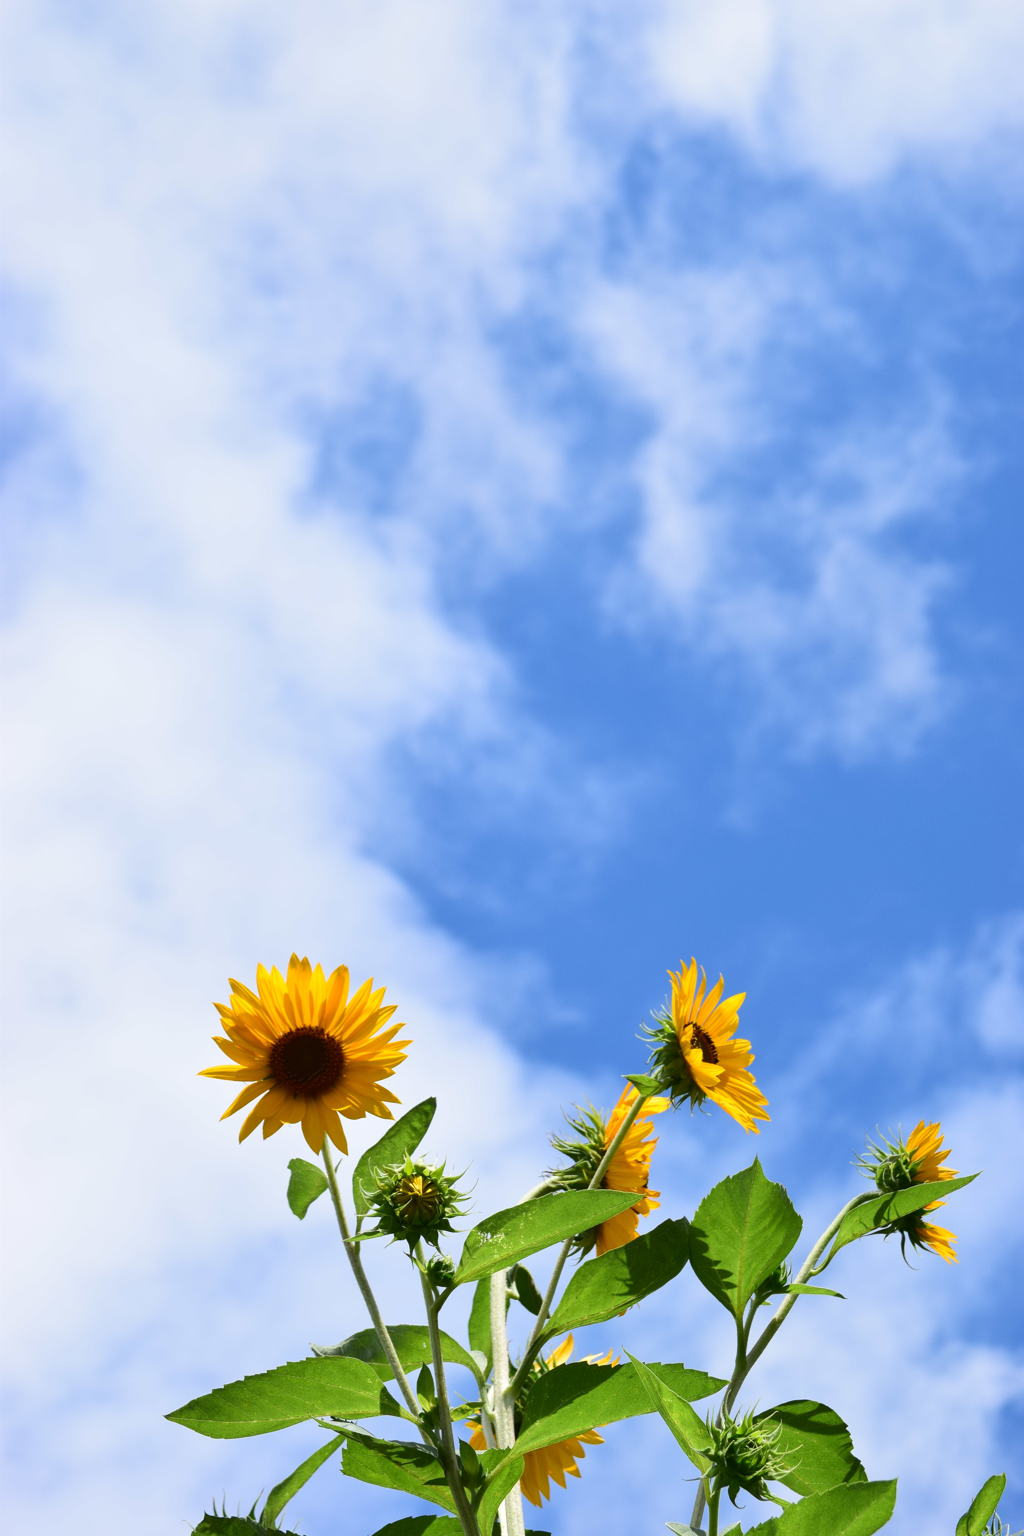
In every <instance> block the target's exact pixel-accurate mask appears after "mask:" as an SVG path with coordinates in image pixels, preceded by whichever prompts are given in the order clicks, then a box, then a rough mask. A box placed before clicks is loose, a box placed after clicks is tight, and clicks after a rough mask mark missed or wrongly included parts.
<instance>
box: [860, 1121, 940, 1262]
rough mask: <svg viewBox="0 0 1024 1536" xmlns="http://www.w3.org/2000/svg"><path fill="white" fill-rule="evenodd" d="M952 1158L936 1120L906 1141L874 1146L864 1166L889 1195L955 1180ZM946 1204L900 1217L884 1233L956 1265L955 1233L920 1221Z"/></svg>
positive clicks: (936, 1203) (917, 1128)
mask: <svg viewBox="0 0 1024 1536" xmlns="http://www.w3.org/2000/svg"><path fill="white" fill-rule="evenodd" d="M949 1155H950V1153H949V1148H948V1147H944V1146H943V1145H942V1129H941V1126H940V1125H939V1122H938V1121H937V1120H933V1121H932V1122H931V1123H930V1124H928V1125H926V1124H925V1122H924V1121H923V1120H919V1121H918V1122H917V1124H916V1126H915V1127H914V1129H913V1130H912V1131H911V1133H910V1135H909V1136H908V1137H907V1139H906V1141H902V1140H898V1141H883V1142H882V1144H881V1145H877V1144H874V1143H872V1144H871V1145H870V1147H869V1151H868V1155H867V1156H866V1157H865V1158H863V1159H862V1161H861V1166H862V1167H863V1168H865V1170H866V1171H867V1172H868V1173H870V1174H871V1176H872V1177H873V1178H874V1180H875V1184H876V1185H877V1187H878V1189H879V1191H880V1192H881V1193H882V1194H886V1195H888V1194H893V1193H894V1192H895V1191H896V1190H900V1189H911V1188H912V1187H913V1186H914V1185H915V1184H935V1183H941V1182H944V1181H945V1180H946V1179H953V1178H955V1177H956V1174H957V1170H956V1169H955V1168H949V1167H947V1165H946V1162H945V1159H946V1158H947V1157H949ZM945 1203H946V1202H945V1200H933V1201H932V1202H931V1203H930V1204H929V1205H926V1206H923V1207H922V1209H921V1210H919V1211H911V1212H910V1214H909V1215H907V1216H898V1217H897V1218H896V1220H895V1221H892V1222H890V1223H889V1225H888V1226H887V1227H885V1228H883V1229H882V1230H883V1231H884V1232H885V1233H886V1235H889V1234H891V1233H898V1234H899V1236H900V1238H901V1240H902V1241H903V1242H904V1243H905V1242H906V1241H907V1239H909V1240H910V1242H911V1244H912V1245H913V1247H915V1248H930V1249H931V1250H932V1252H933V1253H937V1254H938V1256H939V1258H940V1259H945V1261H946V1263H947V1264H956V1263H957V1262H958V1260H957V1255H956V1248H955V1243H956V1233H955V1232H950V1231H949V1229H948V1227H940V1226H937V1225H936V1224H935V1223H934V1222H930V1221H922V1220H921V1217H922V1216H923V1215H924V1214H925V1213H926V1212H927V1211H937V1210H939V1209H940V1207H942V1206H944V1205H945Z"/></svg>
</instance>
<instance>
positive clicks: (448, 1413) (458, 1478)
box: [420, 1269, 480, 1536]
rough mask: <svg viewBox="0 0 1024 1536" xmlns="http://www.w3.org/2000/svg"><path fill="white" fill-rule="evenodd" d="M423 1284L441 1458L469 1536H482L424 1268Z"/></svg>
mask: <svg viewBox="0 0 1024 1536" xmlns="http://www.w3.org/2000/svg"><path fill="white" fill-rule="evenodd" d="M420 1284H421V1285H422V1287H423V1302H424V1305H425V1307H426V1310H427V1332H428V1333H429V1335H430V1354H431V1359H432V1361H433V1365H434V1384H435V1386H436V1388H437V1416H438V1420H439V1424H440V1430H441V1461H442V1464H443V1466H444V1473H445V1477H446V1478H447V1480H448V1487H449V1488H450V1489H451V1491H452V1498H453V1499H454V1500H455V1513H456V1514H457V1515H458V1517H459V1524H460V1525H461V1526H462V1529H463V1531H464V1532H465V1533H466V1536H480V1527H479V1526H478V1525H477V1522H476V1515H475V1514H474V1513H473V1508H472V1505H471V1504H470V1502H469V1499H468V1498H467V1496H466V1490H465V1487H464V1486H463V1482H462V1474H461V1471H460V1468H459V1456H458V1452H457V1451H456V1449H455V1436H454V1435H453V1433H452V1406H451V1402H450V1401H449V1398H448V1383H447V1381H446V1380H445V1374H444V1358H443V1356H442V1353H441V1333H440V1330H439V1329H438V1326H437V1297H436V1295H435V1294H434V1288H433V1286H432V1285H431V1283H430V1281H429V1280H428V1279H427V1277H426V1275H425V1274H424V1273H423V1271H422V1269H421V1270H420Z"/></svg>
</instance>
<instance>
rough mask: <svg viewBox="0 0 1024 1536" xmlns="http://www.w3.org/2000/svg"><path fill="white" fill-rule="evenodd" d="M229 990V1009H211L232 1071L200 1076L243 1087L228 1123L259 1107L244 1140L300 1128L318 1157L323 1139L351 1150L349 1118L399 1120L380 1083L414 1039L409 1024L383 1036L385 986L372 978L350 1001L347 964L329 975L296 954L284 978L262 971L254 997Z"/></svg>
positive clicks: (210, 1070)
mask: <svg viewBox="0 0 1024 1536" xmlns="http://www.w3.org/2000/svg"><path fill="white" fill-rule="evenodd" d="M230 985H231V1001H230V1003H228V1004H224V1003H215V1004H214V1006H215V1007H216V1009H217V1012H218V1013H219V1014H220V1016H221V1019H222V1020H223V1023H224V1029H225V1031H226V1033H227V1038H226V1039H225V1038H224V1037H223V1036H220V1035H215V1036H214V1041H215V1043H216V1044H217V1045H219V1046H220V1048H221V1050H222V1051H223V1052H224V1054H225V1056H228V1057H230V1059H231V1060H232V1061H233V1062H234V1063H235V1065H234V1066H232V1067H207V1068H206V1069H205V1071H203V1072H201V1073H200V1074H199V1075H200V1077H221V1078H224V1079H226V1080H227V1081H228V1082H235V1083H244V1084H245V1087H244V1088H243V1089H242V1091H241V1093H240V1094H239V1095H238V1097H237V1098H236V1099H234V1100H233V1101H232V1103H231V1104H229V1105H228V1107H227V1109H226V1110H225V1111H224V1114H223V1115H222V1116H221V1119H222V1120H223V1119H226V1117H227V1116H228V1115H233V1114H234V1113H235V1112H236V1110H239V1109H243V1108H244V1107H245V1106H246V1105H247V1104H252V1105H253V1107H252V1109H250V1111H249V1113H248V1114H247V1115H246V1117H245V1120H244V1121H243V1122H242V1128H241V1130H240V1131H239V1133H238V1139H239V1141H244V1140H245V1138H246V1137H247V1136H248V1135H249V1134H250V1133H251V1132H252V1131H254V1130H255V1129H256V1127H257V1126H258V1125H260V1124H261V1123H262V1126H263V1135H264V1136H265V1137H266V1136H272V1135H273V1134H274V1132H275V1131H279V1130H280V1129H281V1127H282V1125H285V1124H301V1126H302V1134H303V1135H304V1136H305V1138H306V1141H307V1142H308V1143H309V1145H310V1147H311V1148H312V1150H313V1151H314V1152H319V1151H320V1150H321V1149H322V1147H323V1144H324V1137H325V1136H327V1137H330V1139H331V1141H333V1143H334V1145H335V1146H336V1147H337V1148H338V1149H339V1151H341V1152H347V1151H348V1143H347V1142H346V1140H345V1132H344V1131H343V1129H342V1125H341V1118H340V1117H341V1116H342V1115H344V1116H345V1118H346V1119H349V1120H361V1119H362V1118H363V1116H364V1115H367V1114H370V1115H379V1116H380V1117H381V1119H382V1120H390V1119H392V1118H393V1116H392V1112H391V1110H390V1109H389V1108H388V1106H389V1105H390V1104H397V1103H398V1099H397V1098H396V1097H395V1095H394V1094H393V1093H391V1092H389V1090H388V1089H387V1088H383V1087H381V1082H382V1079H384V1078H387V1077H390V1076H391V1075H392V1073H393V1072H394V1070H395V1068H396V1067H397V1066H398V1065H399V1064H400V1063H401V1062H402V1061H404V1060H405V1050H404V1047H405V1046H407V1045H408V1044H409V1041H408V1040H396V1039H395V1036H396V1035H397V1034H398V1032H399V1030H400V1029H403V1028H404V1027H405V1026H404V1025H402V1024H393V1025H392V1026H391V1027H390V1029H385V1028H384V1025H385V1024H386V1023H387V1021H388V1019H390V1017H391V1015H392V1014H393V1013H394V1012H395V1009H394V1007H392V1006H389V1007H384V1006H383V997H384V988H383V987H379V988H378V989H377V990H376V991H374V987H373V981H372V979H371V980H369V981H364V982H363V984H362V986H361V987H360V988H359V989H358V991H357V992H355V993H353V994H352V995H351V996H349V974H348V967H347V966H344V965H339V966H338V968H337V970H334V971H332V972H331V974H330V976H325V975H324V971H323V967H322V966H320V965H317V966H312V965H310V963H309V961H308V960H306V959H303V960H300V959H299V957H298V955H292V957H291V959H290V960H289V962H288V973H287V975H286V976H282V975H281V972H280V971H279V970H278V969H277V967H276V966H274V967H273V969H272V970H269V971H268V970H267V968H266V966H263V965H261V966H258V967H257V969H256V987H257V990H256V991H255V992H252V991H250V989H249V988H248V987H245V986H243V985H242V983H241V982H240V981H232V982H231V984H230ZM254 1101H256V1102H254Z"/></svg>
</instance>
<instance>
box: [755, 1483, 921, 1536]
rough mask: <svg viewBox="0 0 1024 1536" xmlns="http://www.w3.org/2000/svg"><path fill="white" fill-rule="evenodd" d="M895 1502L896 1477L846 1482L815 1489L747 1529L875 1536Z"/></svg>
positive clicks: (783, 1535)
mask: <svg viewBox="0 0 1024 1536" xmlns="http://www.w3.org/2000/svg"><path fill="white" fill-rule="evenodd" d="M895 1504H896V1480H895V1478H893V1479H892V1480H891V1481H890V1482H886V1483H847V1484H845V1485H844V1486H842V1487H840V1488H830V1489H829V1490H828V1492H827V1493H812V1494H809V1495H808V1497H807V1498H806V1499H801V1500H800V1502H799V1504H791V1505H790V1506H789V1508H788V1509H786V1510H783V1512H782V1514H781V1515H775V1516H774V1517H773V1518H772V1519H771V1520H765V1521H763V1522H762V1524H761V1525H755V1526H754V1527H753V1528H752V1529H751V1530H748V1531H747V1536H822V1533H823V1532H826V1531H827V1532H828V1536H874V1532H875V1531H880V1530H881V1529H882V1526H883V1525H885V1524H886V1522H887V1521H888V1519H889V1517H890V1515H891V1514H892V1512H893V1508H894V1506H895Z"/></svg>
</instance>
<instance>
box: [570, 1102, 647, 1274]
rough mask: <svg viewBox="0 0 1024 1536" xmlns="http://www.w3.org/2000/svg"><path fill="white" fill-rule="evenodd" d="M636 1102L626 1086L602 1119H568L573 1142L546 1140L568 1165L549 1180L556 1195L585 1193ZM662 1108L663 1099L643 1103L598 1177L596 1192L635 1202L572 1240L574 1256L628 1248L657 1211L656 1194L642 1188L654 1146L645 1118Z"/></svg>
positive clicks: (586, 1114)
mask: <svg viewBox="0 0 1024 1536" xmlns="http://www.w3.org/2000/svg"><path fill="white" fill-rule="evenodd" d="M638 1097H639V1095H638V1093H637V1090H636V1089H635V1088H634V1086H633V1084H632V1083H627V1084H626V1086H625V1088H624V1089H623V1090H622V1092H621V1094H620V1095H619V1101H618V1103H617V1104H616V1106H615V1108H614V1109H613V1110H612V1112H611V1114H610V1115H608V1116H607V1118H606V1117H605V1116H604V1115H601V1114H600V1113H599V1112H598V1111H597V1110H596V1109H585V1110H581V1111H580V1112H579V1114H578V1115H575V1116H570V1117H569V1125H570V1126H571V1127H572V1129H573V1130H574V1131H575V1132H576V1133H577V1138H578V1139H575V1140H574V1139H570V1138H568V1137H561V1136H553V1137H552V1138H551V1144H552V1146H553V1147H554V1148H555V1150H556V1152H561V1153H563V1154H564V1155H565V1156H566V1157H568V1158H569V1159H570V1160H571V1162H570V1166H569V1167H568V1168H562V1169H558V1170H556V1171H554V1172H553V1173H552V1174H551V1183H552V1185H554V1186H555V1187H557V1188H559V1189H588V1188H589V1187H590V1184H591V1181H592V1180H593V1177H594V1175H595V1173H596V1172H597V1169H598V1166H599V1165H600V1163H601V1160H602V1158H603V1157H604V1155H605V1153H606V1152H607V1150H608V1148H609V1147H610V1146H611V1144H612V1142H613V1141H614V1139H615V1136H616V1133H617V1132H618V1130H619V1127H620V1126H621V1125H622V1122H623V1120H625V1118H626V1116H627V1115H628V1114H629V1112H630V1110H631V1109H632V1108H633V1105H634V1104H635V1103H636V1101H637V1098H638ZM668 1106H669V1101H668V1099H661V1098H652V1099H648V1100H647V1102H646V1103H645V1105H644V1107H643V1109H642V1111H641V1113H640V1114H639V1115H638V1116H637V1118H636V1119H635V1120H634V1121H633V1123H632V1125H631V1126H630V1127H629V1130H628V1131H627V1132H626V1134H625V1136H624V1137H623V1138H622V1140H621V1142H620V1143H619V1145H618V1147H617V1148H616V1149H615V1153H614V1156H613V1157H612V1160H611V1162H610V1163H609V1164H608V1167H607V1168H606V1169H605V1171H604V1173H603V1174H602V1176H601V1184H600V1188H601V1189H618V1190H623V1191H625V1192H627V1193H630V1192H635V1193H636V1194H637V1195H638V1196H639V1199H638V1200H637V1202H636V1204H635V1205H631V1206H629V1207H628V1208H627V1209H626V1210H624V1211H620V1212H619V1214H618V1215H617V1216H613V1217H612V1218H611V1219H610V1220H609V1221H603V1222H601V1224H600V1226H597V1227H594V1228H592V1229H591V1231H590V1232H587V1233H585V1234H584V1235H583V1236H582V1237H581V1238H579V1239H578V1240H577V1243H576V1246H577V1248H578V1249H579V1250H581V1251H583V1252H588V1253H589V1251H590V1250H591V1249H592V1248H596V1250H597V1253H598V1254H599V1255H600V1254H602V1253H607V1252H608V1251H609V1250H610V1249H612V1248H621V1247H623V1245H624V1244H625V1243H631V1242H632V1241H633V1239H634V1238H635V1237H636V1235H637V1229H638V1227H639V1225H640V1217H641V1216H648V1215H650V1213H651V1211H656V1210H657V1209H658V1205H659V1203H660V1202H659V1198H658V1196H659V1193H660V1192H659V1191H658V1190H656V1189H649V1188H648V1180H649V1178H650V1173H651V1158H652V1156H653V1154H654V1149H655V1147H656V1146H657V1144H658V1138H657V1136H654V1135H653V1134H652V1131H653V1122H652V1121H651V1120H650V1119H649V1118H648V1117H649V1116H650V1115H660V1114H661V1113H662V1112H663V1111H664V1110H666V1109H668Z"/></svg>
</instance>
